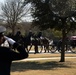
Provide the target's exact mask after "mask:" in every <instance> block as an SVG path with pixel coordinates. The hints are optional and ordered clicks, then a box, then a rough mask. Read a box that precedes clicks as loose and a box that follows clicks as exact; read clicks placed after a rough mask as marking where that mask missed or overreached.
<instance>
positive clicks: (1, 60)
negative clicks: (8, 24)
mask: <svg viewBox="0 0 76 75" xmlns="http://www.w3.org/2000/svg"><path fill="white" fill-rule="evenodd" d="M4 31H6V28H5V27H3V26H0V75H10V70H11V64H12V61H15V60H21V59H25V58H27V57H28V53H27V52H26V50H25V48H24V47H23V46H21V45H20V44H18V43H17V42H16V41H14V40H13V39H11V38H9V37H7V36H4V34H3V32H4ZM5 40H7V41H8V42H9V43H10V44H11V45H12V46H13V47H14V48H16V50H17V51H15V50H12V49H10V48H9V47H4V46H2V44H3V43H4V42H5Z"/></svg>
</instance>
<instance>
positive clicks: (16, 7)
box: [1, 0, 30, 34]
mask: <svg viewBox="0 0 76 75" xmlns="http://www.w3.org/2000/svg"><path fill="white" fill-rule="evenodd" d="M1 8H2V17H3V19H4V20H5V22H7V25H8V27H9V28H11V30H12V33H13V34H15V27H16V25H17V23H18V22H20V21H21V20H22V18H23V17H26V15H27V13H28V12H29V10H30V7H27V3H25V5H24V1H23V0H7V1H6V2H5V3H4V4H2V7H1Z"/></svg>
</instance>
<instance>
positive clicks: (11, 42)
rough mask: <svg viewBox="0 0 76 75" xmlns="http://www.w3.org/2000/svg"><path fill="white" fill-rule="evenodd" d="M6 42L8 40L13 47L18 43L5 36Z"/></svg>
mask: <svg viewBox="0 0 76 75" xmlns="http://www.w3.org/2000/svg"><path fill="white" fill-rule="evenodd" d="M4 38H5V40H7V41H8V42H9V43H10V44H11V45H13V44H14V43H15V42H16V41H14V40H13V39H11V38H9V37H7V36H4Z"/></svg>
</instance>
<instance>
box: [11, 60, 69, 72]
mask: <svg viewBox="0 0 76 75" xmlns="http://www.w3.org/2000/svg"><path fill="white" fill-rule="evenodd" d="M57 68H70V66H69V65H67V64H64V63H60V62H54V61H51V62H44V63H39V62H13V63H12V69H11V71H12V72H15V71H19V72H20V71H21V72H22V71H27V70H53V69H57Z"/></svg>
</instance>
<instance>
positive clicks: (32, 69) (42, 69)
mask: <svg viewBox="0 0 76 75" xmlns="http://www.w3.org/2000/svg"><path fill="white" fill-rule="evenodd" d="M40 57H41V58H45V57H46V58H51V57H60V54H59V53H58V54H50V53H41V54H29V57H28V58H40ZM65 57H76V54H65ZM59 60H60V59H52V60H51V59H50V60H38V61H37V60H36V61H21V62H13V63H12V67H11V75H76V58H69V59H65V62H59Z"/></svg>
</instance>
